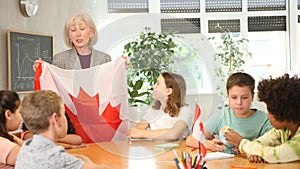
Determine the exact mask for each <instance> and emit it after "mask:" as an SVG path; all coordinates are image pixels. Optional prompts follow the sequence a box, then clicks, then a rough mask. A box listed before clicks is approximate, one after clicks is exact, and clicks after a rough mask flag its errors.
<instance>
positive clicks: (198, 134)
mask: <svg viewBox="0 0 300 169" xmlns="http://www.w3.org/2000/svg"><path fill="white" fill-rule="evenodd" d="M193 137H194V138H195V139H196V140H198V142H199V150H200V152H201V155H202V157H205V156H206V146H205V142H206V139H205V135H204V127H203V123H202V120H201V110H200V106H199V105H198V103H197V102H196V106H195V115H194V124H193ZM200 152H199V153H200Z"/></svg>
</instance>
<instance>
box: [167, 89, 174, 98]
mask: <svg viewBox="0 0 300 169" xmlns="http://www.w3.org/2000/svg"><path fill="white" fill-rule="evenodd" d="M172 93H173V89H172V88H168V89H167V95H168V96H169V95H171V94H172Z"/></svg>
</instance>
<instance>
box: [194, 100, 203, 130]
mask: <svg viewBox="0 0 300 169" xmlns="http://www.w3.org/2000/svg"><path fill="white" fill-rule="evenodd" d="M200 115H201V110H200V106H199V105H198V104H197V103H196V106H195V113H194V122H193V128H194V125H195V122H196V120H197V119H198V118H199V117H200Z"/></svg>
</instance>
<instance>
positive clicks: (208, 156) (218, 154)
mask: <svg viewBox="0 0 300 169" xmlns="http://www.w3.org/2000/svg"><path fill="white" fill-rule="evenodd" d="M233 157H234V154H227V153H223V152H210V153H207V154H206V156H205V160H206V161H211V160H219V159H224V158H233Z"/></svg>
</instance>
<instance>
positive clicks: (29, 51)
mask: <svg viewBox="0 0 300 169" xmlns="http://www.w3.org/2000/svg"><path fill="white" fill-rule="evenodd" d="M7 42H8V45H7V46H8V89H9V90H14V91H16V92H29V91H33V83H34V75H35V72H34V71H33V69H32V65H33V63H34V61H35V60H37V59H38V58H42V60H43V61H45V62H49V63H52V57H53V36H51V35H43V34H36V33H28V32H21V31H15V30H8V32H7Z"/></svg>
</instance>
